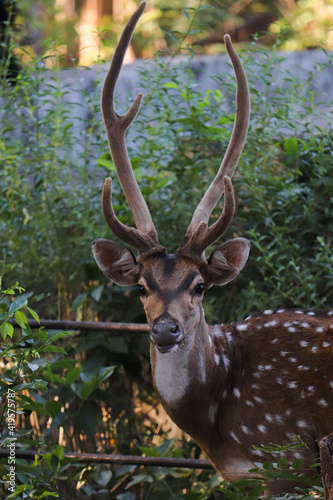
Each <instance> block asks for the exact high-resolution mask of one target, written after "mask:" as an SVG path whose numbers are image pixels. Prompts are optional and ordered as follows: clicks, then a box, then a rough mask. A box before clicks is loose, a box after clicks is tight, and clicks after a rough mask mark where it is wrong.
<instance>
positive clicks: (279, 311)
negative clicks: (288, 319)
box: [276, 309, 285, 313]
mask: <svg viewBox="0 0 333 500" xmlns="http://www.w3.org/2000/svg"><path fill="white" fill-rule="evenodd" d="M284 311H285V309H278V310H277V311H276V312H277V313H283V312H284Z"/></svg>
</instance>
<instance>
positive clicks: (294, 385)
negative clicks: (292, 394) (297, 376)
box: [287, 381, 297, 389]
mask: <svg viewBox="0 0 333 500" xmlns="http://www.w3.org/2000/svg"><path fill="white" fill-rule="evenodd" d="M287 387H289V389H296V388H297V382H294V381H293V382H288V384H287Z"/></svg>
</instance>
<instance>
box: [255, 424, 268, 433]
mask: <svg viewBox="0 0 333 500" xmlns="http://www.w3.org/2000/svg"><path fill="white" fill-rule="evenodd" d="M257 427H258V429H259V430H260V432H267V429H266V427H265V426H264V425H262V424H259V425H258V426H257Z"/></svg>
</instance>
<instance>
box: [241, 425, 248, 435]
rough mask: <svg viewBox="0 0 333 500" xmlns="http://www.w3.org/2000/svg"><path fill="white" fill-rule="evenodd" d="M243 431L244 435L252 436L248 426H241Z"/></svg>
mask: <svg viewBox="0 0 333 500" xmlns="http://www.w3.org/2000/svg"><path fill="white" fill-rule="evenodd" d="M241 429H242V431H243V432H244V434H250V429H249V428H248V427H246V425H241Z"/></svg>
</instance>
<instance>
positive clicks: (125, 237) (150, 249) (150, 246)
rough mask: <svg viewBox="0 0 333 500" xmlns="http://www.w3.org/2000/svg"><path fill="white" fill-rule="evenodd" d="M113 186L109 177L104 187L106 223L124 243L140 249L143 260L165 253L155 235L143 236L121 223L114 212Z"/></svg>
mask: <svg viewBox="0 0 333 500" xmlns="http://www.w3.org/2000/svg"><path fill="white" fill-rule="evenodd" d="M111 186H112V180H111V178H110V177H107V178H106V179H105V182H104V186H103V193H102V208H103V214H104V218H105V221H106V223H107V225H108V226H109V228H110V229H111V231H112V232H113V233H114V234H115V235H116V236H118V238H120V239H121V240H122V241H125V242H126V243H128V244H129V245H132V246H133V247H134V248H136V249H139V250H140V256H141V258H142V257H143V256H147V255H150V254H152V253H156V252H161V251H163V250H164V247H161V245H160V244H159V243H158V242H157V241H155V239H154V236H153V235H150V234H146V235H143V234H142V233H141V232H140V231H138V230H137V229H135V228H134V227H128V226H125V224H123V223H122V222H120V220H119V219H118V218H117V217H116V215H115V213H114V210H113V206H112V195H111V192H112V190H111Z"/></svg>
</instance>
